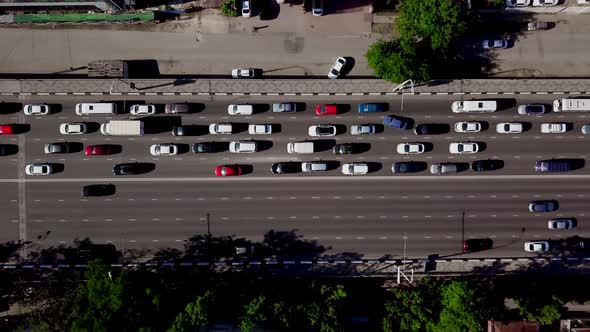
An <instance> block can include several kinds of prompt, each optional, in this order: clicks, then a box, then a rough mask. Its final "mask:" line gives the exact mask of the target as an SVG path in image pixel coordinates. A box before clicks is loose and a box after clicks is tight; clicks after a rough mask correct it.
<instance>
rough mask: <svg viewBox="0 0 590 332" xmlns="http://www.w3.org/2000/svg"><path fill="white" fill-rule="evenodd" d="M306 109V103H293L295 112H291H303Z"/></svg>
mask: <svg viewBox="0 0 590 332" xmlns="http://www.w3.org/2000/svg"><path fill="white" fill-rule="evenodd" d="M306 109H307V104H306V103H295V110H296V112H293V113H299V112H305V110H306Z"/></svg>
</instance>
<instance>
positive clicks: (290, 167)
mask: <svg viewBox="0 0 590 332" xmlns="http://www.w3.org/2000/svg"><path fill="white" fill-rule="evenodd" d="M270 171H271V172H272V173H273V174H288V173H299V172H301V163H297V162H284V163H274V164H272V166H271V168H270Z"/></svg>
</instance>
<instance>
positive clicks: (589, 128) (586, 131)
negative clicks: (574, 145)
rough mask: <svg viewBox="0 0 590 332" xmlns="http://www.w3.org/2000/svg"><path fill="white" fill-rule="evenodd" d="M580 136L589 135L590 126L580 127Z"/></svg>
mask: <svg viewBox="0 0 590 332" xmlns="http://www.w3.org/2000/svg"><path fill="white" fill-rule="evenodd" d="M582 134H584V135H588V134H590V125H583V126H582Z"/></svg>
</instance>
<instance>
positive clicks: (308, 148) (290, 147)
mask: <svg viewBox="0 0 590 332" xmlns="http://www.w3.org/2000/svg"><path fill="white" fill-rule="evenodd" d="M287 152H288V153H291V154H294V153H299V154H308V153H313V152H314V149H313V142H291V143H289V144H287Z"/></svg>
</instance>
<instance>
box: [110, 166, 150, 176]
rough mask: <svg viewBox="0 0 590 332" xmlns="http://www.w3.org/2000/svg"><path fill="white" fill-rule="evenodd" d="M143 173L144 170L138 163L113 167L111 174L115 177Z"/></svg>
mask: <svg viewBox="0 0 590 332" xmlns="http://www.w3.org/2000/svg"><path fill="white" fill-rule="evenodd" d="M145 172H146V169H145V168H144V167H143V165H142V164H140V163H123V164H116V165H115V166H114V167H113V174H115V175H137V174H142V173H145Z"/></svg>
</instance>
